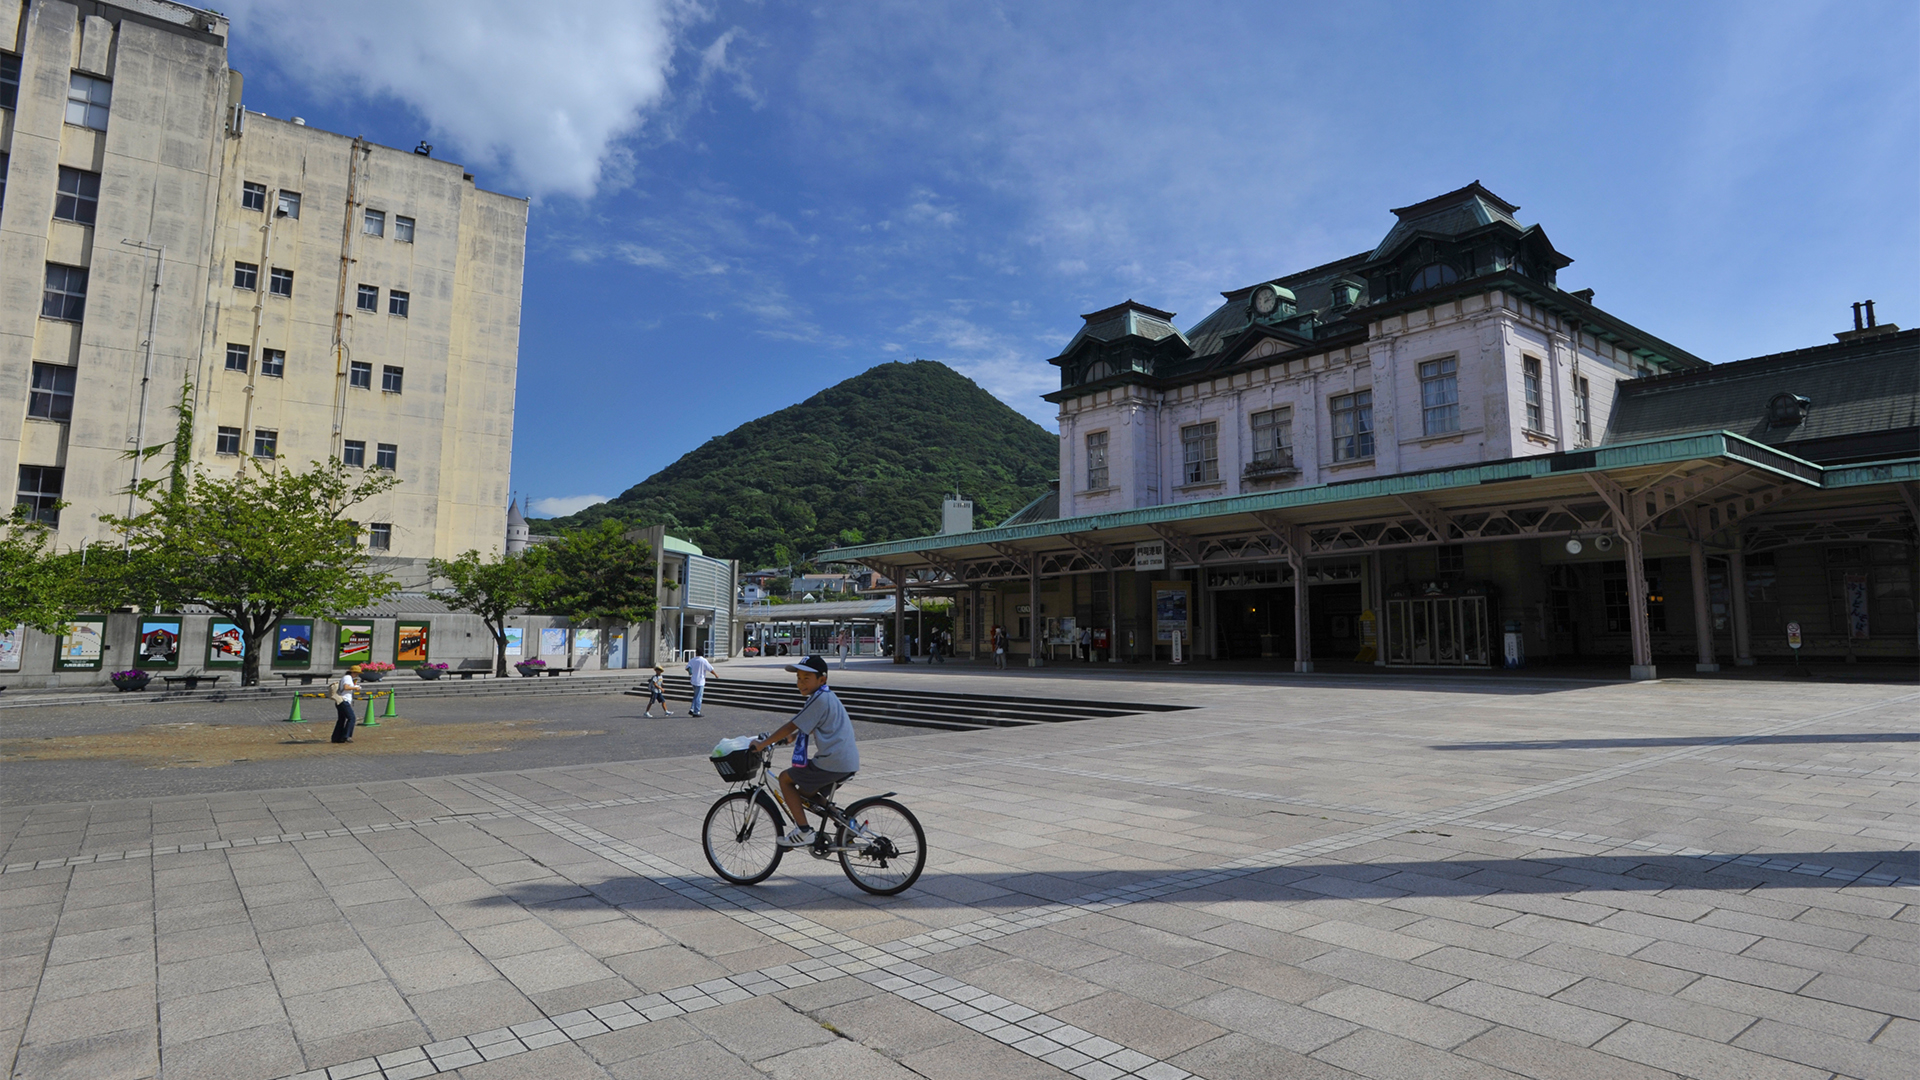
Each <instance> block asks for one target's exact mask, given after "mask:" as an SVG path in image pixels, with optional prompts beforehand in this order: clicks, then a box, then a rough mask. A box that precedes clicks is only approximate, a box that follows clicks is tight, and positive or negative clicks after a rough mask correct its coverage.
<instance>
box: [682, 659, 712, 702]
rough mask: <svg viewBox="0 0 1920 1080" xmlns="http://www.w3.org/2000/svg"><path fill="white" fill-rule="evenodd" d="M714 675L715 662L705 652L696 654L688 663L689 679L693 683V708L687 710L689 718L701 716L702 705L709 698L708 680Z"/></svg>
mask: <svg viewBox="0 0 1920 1080" xmlns="http://www.w3.org/2000/svg"><path fill="white" fill-rule="evenodd" d="M712 675H713V662H712V661H710V660H708V659H707V654H706V653H705V652H695V653H694V654H693V659H691V660H689V661H687V678H688V679H689V680H690V681H691V682H692V683H693V708H691V709H688V710H687V715H688V716H699V715H700V704H701V702H702V701H703V700H704V699H705V698H706V696H707V678H708V677H709V676H712Z"/></svg>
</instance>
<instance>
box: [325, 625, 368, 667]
mask: <svg viewBox="0 0 1920 1080" xmlns="http://www.w3.org/2000/svg"><path fill="white" fill-rule="evenodd" d="M333 656H334V659H333V663H334V666H335V667H342V668H346V667H352V666H353V665H355V664H364V663H366V662H367V661H369V660H371V659H373V624H372V623H370V622H343V623H341V624H340V645H339V648H338V650H337V651H336V652H335V653H334V654H333Z"/></svg>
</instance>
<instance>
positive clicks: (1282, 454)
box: [1253, 408, 1293, 465]
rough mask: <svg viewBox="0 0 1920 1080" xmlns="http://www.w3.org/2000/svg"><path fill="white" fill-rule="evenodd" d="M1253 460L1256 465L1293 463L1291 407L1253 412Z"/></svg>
mask: <svg viewBox="0 0 1920 1080" xmlns="http://www.w3.org/2000/svg"><path fill="white" fill-rule="evenodd" d="M1253 462H1254V464H1256V465H1291V464H1293V409H1291V408H1281V409H1268V410H1267V411H1266V412H1257V413H1254V414H1253Z"/></svg>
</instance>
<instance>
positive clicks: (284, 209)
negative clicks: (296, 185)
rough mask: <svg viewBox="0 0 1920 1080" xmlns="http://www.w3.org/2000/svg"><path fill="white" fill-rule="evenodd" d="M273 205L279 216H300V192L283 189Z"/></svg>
mask: <svg viewBox="0 0 1920 1080" xmlns="http://www.w3.org/2000/svg"><path fill="white" fill-rule="evenodd" d="M274 206H275V208H276V210H277V212H278V213H279V214H280V216H281V217H290V218H294V219H296V220H297V219H298V218H299V217H300V193H299V192H297V191H283V192H281V193H280V198H279V200H278V201H276V202H275V203H274Z"/></svg>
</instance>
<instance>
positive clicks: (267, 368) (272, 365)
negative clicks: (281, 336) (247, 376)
mask: <svg viewBox="0 0 1920 1080" xmlns="http://www.w3.org/2000/svg"><path fill="white" fill-rule="evenodd" d="M286 373H287V350H285V349H261V350H260V374H262V375H265V376H268V377H269V378H274V379H279V378H283V377H285V375H286Z"/></svg>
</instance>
